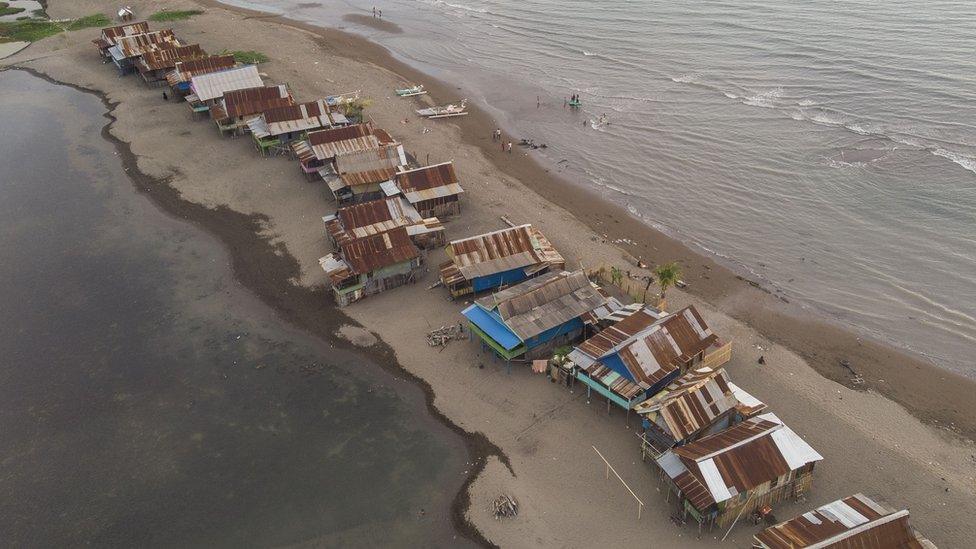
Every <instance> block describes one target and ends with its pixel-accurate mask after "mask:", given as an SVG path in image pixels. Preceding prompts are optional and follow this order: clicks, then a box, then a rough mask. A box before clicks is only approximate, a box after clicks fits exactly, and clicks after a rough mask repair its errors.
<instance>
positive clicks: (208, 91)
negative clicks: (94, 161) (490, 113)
mask: <svg viewBox="0 0 976 549" xmlns="http://www.w3.org/2000/svg"><path fill="white" fill-rule="evenodd" d="M94 43H95V45H96V46H97V48H98V50H99V52H100V54H101V56H102V58H103V59H104V60H105V62H111V63H113V64H114V65H115V66H116V68H117V69H118V71H119V72H120V73H121V74H127V73H132V72H139V74H140V75H141V76H142V78H143V79H144V81H145V82H146V84H147V85H150V86H157V85H159V86H163V85H165V86H168V87H169V88H170V91H171V93H172V94H173V95H174V96H177V97H182V98H184V99H185V101H186V103H187V105H188V108H189V109H190V111H191V113H193V114H194V115H196V116H200V117H209V118H210V119H211V120H212V121H213V122H214V123H215V125H216V126H217V128H218V129H219V131H220V132H221V133H224V134H232V135H241V134H250V136H251V138H252V139H253V141H254V144H255V146H256V148H257V149H258V150H259V151H260V152H261V153H262V154H268V153H269V152H282V153H284V154H289V155H291V156H293V157H295V158H297V160H298V162H299V165H300V169H301V173H302V174H304V176H305V177H306V178H308V179H309V180H311V181H322V182H323V184H324V185H326V186H328V188H329V190H330V192H331V194H332V196H333V197H334V199H335V201H336V205H337V211H336V213H335V214H332V215H327V216H325V217H323V221H324V223H325V228H326V234H327V236H328V239H329V241H330V242H331V244H332V246H333V248H334V252H333V253H330V254H329V255H327V256H325V257H323V258H321V259H320V260H319V262H320V264H321V266H322V268H323V269H324V270H325V272H326V274H327V276H328V278H329V281H330V284H331V288H332V293H333V295H334V297H335V301H336V303H337V304H338V305H340V306H345V305H348V304H350V303H353V302H355V301H357V300H360V299H362V298H365V297H366V296H369V295H371V294H375V293H378V292H382V291H384V290H388V289H391V288H394V287H397V286H402V285H404V284H408V283H411V282H414V281H416V280H417V279H418V278H419V277H420V276H421V273H422V271H423V270H424V268H425V265H424V263H425V261H426V255H427V254H426V251H427V250H431V249H434V248H440V247H445V250H446V253H447V258H448V259H447V261H445V262H444V263H443V264H441V265H440V266H439V285H442V286H443V287H444V288H445V290H446V291H447V292H448V293H449V295H450V297H451V298H452V299H465V300H472V302H471V304H470V306H468V307H466V308H465V309H464V310H463V311H461V314H462V315H463V317H464V318H465V319H466V320H467V325H468V328H469V331H470V334H471V337H472V338H476V339H477V341H478V343H479V344H480V345H481V346H482V348H483V349H485V350H486V351H488V352H490V353H492V354H494V355H496V356H498V357H499V358H500V359H502V360H504V361H506V362H508V363H509V364H512V363H513V362H522V363H525V362H530V361H532V362H535V363H539V362H540V361H539V360H538V359H543V360H542V361H541V362H543V363H544V364H547V366H546V368H548V369H549V370H550V375H551V376H552V377H553V378H554V379H559V380H562V381H564V382H566V383H568V384H576V383H581V384H583V385H585V387H586V390H587V393H588V395H592V393H597V394H598V395H601V396H602V397H604V398H606V401H607V406H608V408H609V407H610V406H613V405H616V406H618V407H620V408H622V409H624V410H626V412H627V414H628V417H629V414H631V413H634V414H637V415H638V416H639V417H640V418H641V425H642V433H641V435H640V448H641V453H642V457H644V458H645V459H646V458H650V460H649V461H650V463H652V465H653V467H654V469H655V470H656V471H657V473H658V475H659V476H660V478H661V480H662V482H666V483H667V487H668V501H669V502H672V504H673V505H675V507H674V509H673V511H674V512H675V513H676V514H677V515H678V516H680V517H681V518H682V519H683V520H689V519H690V520H694V521H695V522H697V523H698V524H699V527H711V526H716V525H717V526H732V525H734V524H735V522H736V521H737V520H739V519H740V518H741V517H744V516H752V515H761V514H763V513H764V512H768V510H770V509H771V506H772V505H774V504H776V503H778V502H781V501H784V500H787V499H796V498H798V497H800V496H801V495H803V494H804V493H806V492H807V491H808V490H809V489H810V486H811V482H812V479H813V470H814V467H815V465H816V463H817V462H819V461H821V460H822V457H821V455H820V454H819V453H817V452H816V450H814V449H813V448H812V447H810V445H809V444H807V443H806V442H805V441H804V440H803V439H802V438H800V436H798V435H797V434H796V433H795V432H794V431H793V430H792V429H790V428H789V427H788V426H787V425H785V424H784V423H783V422H782V421H781V420H780V419H779V418H778V417H777V416H776V415H775V414H773V413H772V412H770V411H768V410H767V407H766V405H765V404H764V403H762V402H761V401H759V400H758V399H756V398H755V397H753V396H752V395H750V394H749V393H747V392H745V391H744V390H743V389H742V388H740V387H739V386H737V385H735V384H734V383H733V382H732V381H731V380H730V379H729V375H728V373H727V372H726V371H725V369H724V368H723V365H724V364H725V363H727V362H728V361H729V359H730V357H731V342H724V341H722V340H721V339H720V338H719V336H718V335H716V334H714V333H713V332H712V330H711V328H709V326H708V325H707V324H706V322H705V320H704V318H703V317H702V316H701V314H700V313H699V312H698V310H697V309H696V308H695V307H693V306H689V307H686V308H684V309H681V310H679V311H676V312H672V313H668V312H664V311H662V310H659V309H657V308H654V307H651V306H649V305H645V304H643V303H638V304H629V303H623V302H622V301H620V300H619V299H617V298H615V297H613V296H612V295H611V294H610V293H609V292H608V291H607V290H606V289H604V288H601V287H599V286H598V285H597V284H595V283H594V282H592V281H591V280H590V278H589V277H588V276H587V275H586V273H584V272H583V271H567V270H566V269H565V267H566V262H565V260H564V258H563V257H562V255H560V253H559V252H558V251H557V250H556V249H555V248H554V246H553V245H552V243H551V242H550V241H549V240H548V239H547V238H546V237H545V235H543V234H542V232H541V231H539V230H538V229H537V228H536V227H533V226H532V225H529V224H526V225H518V226H510V227H508V228H506V229H503V230H499V231H494V232H490V233H486V234H481V235H477V236H472V237H468V238H462V239H458V240H453V241H450V242H448V241H447V239H446V237H445V228H444V225H443V221H444V220H447V219H450V218H453V217H456V216H459V215H460V214H461V202H460V197H461V194H462V193H463V189H462V188H461V186H460V184H459V181H458V177H457V174H456V173H455V169H454V165H453V163H451V162H446V163H442V164H436V165H431V166H418V165H416V162H414V161H411V160H410V159H408V158H407V155H406V154H405V152H404V149H403V147H402V145H401V144H400V143H398V142H397V141H396V140H395V139H394V138H393V137H392V136H391V135H390V134H389V133H388V132H386V131H384V130H382V129H380V128H376V127H374V125H373V124H371V123H369V122H364V121H362V120H352V119H350V117H347V115H346V114H345V112H344V111H343V109H342V106H343V103H344V101H346V100H347V99H348V96H346V95H339V96H330V97H325V98H321V99H316V100H314V101H310V102H306V103H299V102H297V101H296V100H295V99H294V98H293V96H292V94H291V91H290V90H289V88H288V87H287V86H286V85H266V84H265V82H264V81H263V79H262V76H261V75H260V74H259V72H258V70H257V67H256V66H254V65H246V64H245V65H239V64H237V63H236V62H235V61H234V58H233V57H232V56H229V55H207V54H206V53H205V52H204V50H203V49H202V48H201V47H200V46H199V45H196V44H193V45H189V44H184V43H183V42H181V41H180V40H179V39H178V38H177V37H176V36H175V35H174V34H173V32H172V31H171V30H159V31H151V30H149V26H148V24H147V23H145V22H139V23H129V24H125V25H121V26H117V27H111V28H106V29H102V33H101V37H100V38H99V39H97V40H95V41H94ZM566 349H571V350H570V351H568V352H566ZM554 354H558V355H559V356H558V357H557V358H558V360H551V361H548V362H546V359H549V358H550V357H553V355H554ZM533 359H535V360H533ZM754 544H755V546H756V547H764V548H769V549H780V548H787V547H828V546H829V547H879V548H880V547H932V544H931V542H928V541H927V540H925V539H924V538H922V537H921V536H919V535H918V533H917V532H915V531H914V530H913V529H912V528H911V526H910V525H909V524H908V512H907V511H905V510H900V511H896V510H894V509H892V508H890V507H888V506H886V505H884V504H882V503H880V502H878V501H876V500H875V499H871V498H869V497H867V496H864V495H863V494H856V495H853V496H851V497H848V498H844V499H843V500H839V501H836V502H833V503H830V504H828V505H825V506H823V507H820V508H818V509H817V510H815V511H811V512H809V513H805V514H803V515H801V516H799V517H796V518H794V519H792V520H790V521H787V522H783V523H780V524H777V525H775V526H772V527H770V528H768V529H766V530H764V531H762V532H761V533H759V534H757V535H756V536H755V538H754Z"/></svg>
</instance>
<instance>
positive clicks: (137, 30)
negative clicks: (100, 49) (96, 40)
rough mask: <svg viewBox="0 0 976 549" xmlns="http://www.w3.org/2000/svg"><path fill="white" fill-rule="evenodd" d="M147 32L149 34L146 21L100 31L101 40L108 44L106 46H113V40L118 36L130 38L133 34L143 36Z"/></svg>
mask: <svg viewBox="0 0 976 549" xmlns="http://www.w3.org/2000/svg"><path fill="white" fill-rule="evenodd" d="M147 32H149V23H148V22H147V21H138V22H136V23H126V24H124V25H117V26H114V27H105V28H104V29H102V40H104V41H105V42H106V43H108V45H110V46H114V45H115V40H116V39H117V38H119V37H120V36H132V35H134V34H145V33H147Z"/></svg>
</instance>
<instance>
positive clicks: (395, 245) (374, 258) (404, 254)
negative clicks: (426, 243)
mask: <svg viewBox="0 0 976 549" xmlns="http://www.w3.org/2000/svg"><path fill="white" fill-rule="evenodd" d="M339 250H340V253H341V254H342V259H343V260H345V262H346V263H348V264H349V267H350V269H351V271H352V273H353V274H364V273H369V272H371V271H375V270H376V269H381V268H383V267H389V266H392V265H396V264H397V263H403V262H404V261H410V260H411V259H414V258H416V257H418V256H419V255H420V251H419V250H418V249H417V246H415V245H414V243H413V241H412V240H410V235H408V234H407V230H406V229H405V228H403V227H398V228H396V229H392V230H390V231H387V232H384V233H379V234H374V235H370V236H366V237H363V238H357V239H355V240H351V241H349V242H346V243H344V244H342V245H341V246H339Z"/></svg>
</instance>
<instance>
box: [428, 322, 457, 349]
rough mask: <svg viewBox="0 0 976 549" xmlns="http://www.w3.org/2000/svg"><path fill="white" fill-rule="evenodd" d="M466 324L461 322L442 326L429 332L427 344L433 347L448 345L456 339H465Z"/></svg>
mask: <svg viewBox="0 0 976 549" xmlns="http://www.w3.org/2000/svg"><path fill="white" fill-rule="evenodd" d="M466 337H467V335H466V334H465V333H464V326H463V325H462V324H461V323H460V322H459V323H457V324H452V325H451V326H441V327H440V328H437V329H436V330H431V331H430V332H427V345H430V346H431V347H446V346H447V344H448V343H450V342H452V341H454V340H461V339H465V338H466Z"/></svg>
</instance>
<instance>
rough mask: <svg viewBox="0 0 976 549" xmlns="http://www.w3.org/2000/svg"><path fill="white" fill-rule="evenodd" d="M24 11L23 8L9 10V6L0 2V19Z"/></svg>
mask: <svg viewBox="0 0 976 549" xmlns="http://www.w3.org/2000/svg"><path fill="white" fill-rule="evenodd" d="M22 11H26V10H25V9H24V8H11V7H10V4H8V3H6V2H0V17H3V16H4V15H13V14H15V13H20V12H22Z"/></svg>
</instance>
